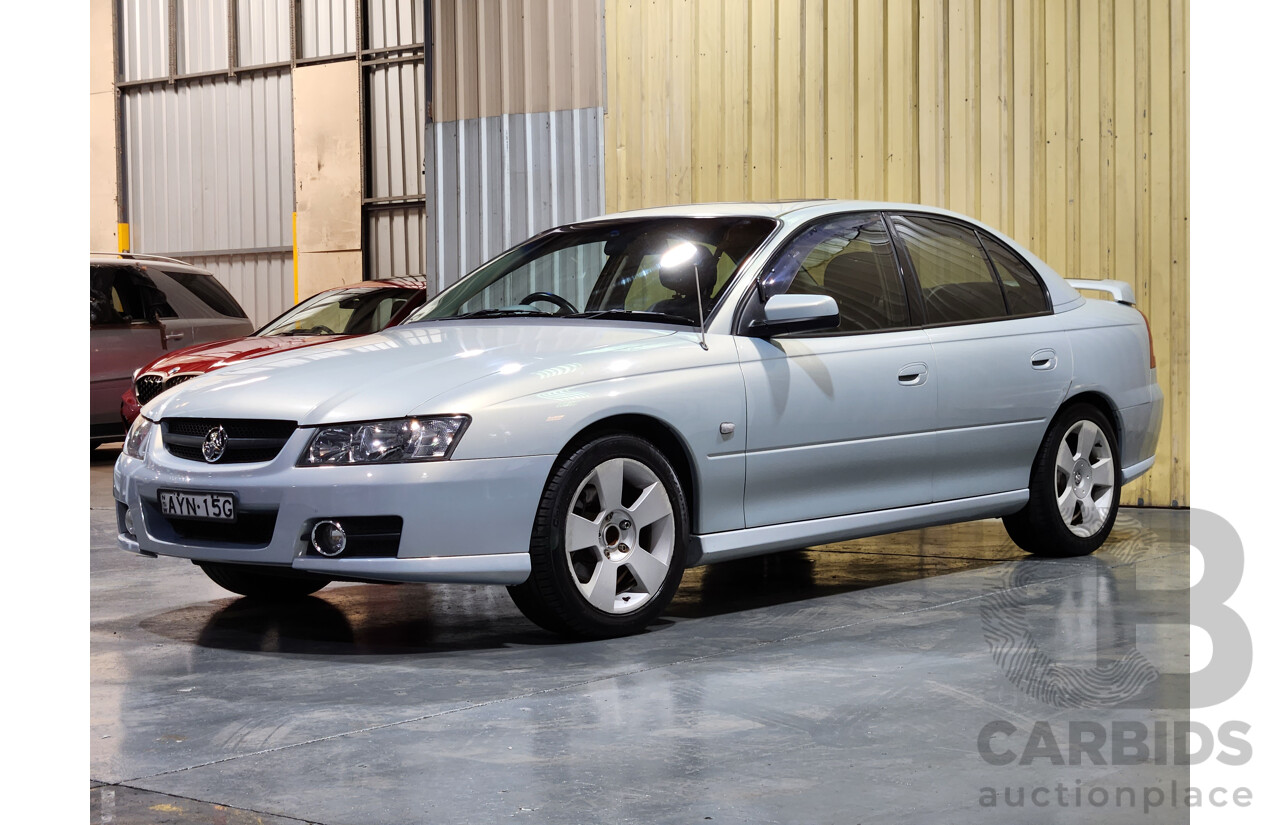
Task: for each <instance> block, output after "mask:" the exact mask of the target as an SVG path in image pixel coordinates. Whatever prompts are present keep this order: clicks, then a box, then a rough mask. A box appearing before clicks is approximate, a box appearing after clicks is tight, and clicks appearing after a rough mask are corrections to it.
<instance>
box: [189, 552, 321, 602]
mask: <svg viewBox="0 0 1280 825" xmlns="http://www.w3.org/2000/svg"><path fill="white" fill-rule="evenodd" d="M199 567H200V569H201V570H203V571H204V574H205V575H206V576H208V577H209V578H211V579H213V581H214V583H215V584H217V585H218V586H219V587H221V588H223V589H225V590H230V591H231V592H232V593H239V594H240V595H241V596H249V597H251V598H255V599H263V600H267V599H275V600H281V601H283V600H287V599H300V598H302V597H303V596H309V595H311V594H312V593H314V592H316V591H317V590H319V589H320V588H322V587H324V586H325V585H327V584H329V579H325V578H321V577H319V576H309V575H298V574H295V573H277V572H275V571H274V570H272V569H271V568H269V567H259V566H257V565H252V564H227V563H224V562H212V561H207V562H200V563H199Z"/></svg>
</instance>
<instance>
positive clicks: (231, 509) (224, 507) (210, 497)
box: [159, 490, 236, 521]
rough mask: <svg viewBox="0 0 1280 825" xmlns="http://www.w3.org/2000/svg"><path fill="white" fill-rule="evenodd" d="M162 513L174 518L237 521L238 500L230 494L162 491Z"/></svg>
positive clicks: (160, 492) (160, 493)
mask: <svg viewBox="0 0 1280 825" xmlns="http://www.w3.org/2000/svg"><path fill="white" fill-rule="evenodd" d="M159 495H160V512H161V513H163V514H164V515H166V516H172V517H174V518H190V519H200V520H202V521H235V520H236V499H235V496H233V495H231V494H230V493H186V492H181V491H179V490H160V491H159Z"/></svg>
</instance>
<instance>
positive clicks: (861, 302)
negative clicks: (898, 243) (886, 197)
mask: <svg viewBox="0 0 1280 825" xmlns="http://www.w3.org/2000/svg"><path fill="white" fill-rule="evenodd" d="M762 287H763V290H764V297H765V299H766V300H767V299H768V298H771V297H773V296H774V295H780V294H783V293H786V294H790V295H830V296H831V297H832V298H834V299H835V301H836V306H837V307H839V309H840V326H839V327H837V328H836V329H834V330H829V331H828V330H824V331H822V332H817V333H813V334H814V335H833V334H834V335H839V334H841V333H845V332H867V331H871V330H879V329H894V328H897V327H904V326H906V325H907V297H906V291H905V290H904V289H903V286H902V278H901V277H900V276H899V275H898V267H897V263H896V262H895V260H894V257H893V245H892V243H891V242H890V240H889V232H888V230H887V229H886V228H885V224H884V220H883V219H882V218H881V217H880V216H879V215H878V214H870V215H868V214H854V215H840V216H837V217H836V218H834V219H832V220H827V221H823V222H822V223H817V224H814V225H812V226H810V227H808V228H807V229H804V230H802V231H801V232H800V234H799V235H797V236H796V237H795V238H794V239H793V240H792V241H791V242H790V243H789V244H788V245H787V247H786V248H785V249H784V250H783V251H782V254H781V255H780V256H779V258H778V260H777V261H776V262H775V263H774V265H773V267H772V268H771V269H770V271H769V273H768V274H767V275H765V277H764V279H763V282H762Z"/></svg>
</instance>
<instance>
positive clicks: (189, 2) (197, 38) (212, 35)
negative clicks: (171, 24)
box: [177, 0, 227, 74]
mask: <svg viewBox="0 0 1280 825" xmlns="http://www.w3.org/2000/svg"><path fill="white" fill-rule="evenodd" d="M177 9H178V74H197V73H199V72H213V71H217V70H219V69H226V68H227V0H178V2H177Z"/></svg>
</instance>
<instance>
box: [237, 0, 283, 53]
mask: <svg viewBox="0 0 1280 825" xmlns="http://www.w3.org/2000/svg"><path fill="white" fill-rule="evenodd" d="M237 14H238V15H239V17H238V22H237V26H238V33H239V43H238V44H239V52H238V53H237V60H239V62H240V65H241V66H260V65H262V64H264V63H280V62H283V61H286V60H288V59H289V0H237Z"/></svg>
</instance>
